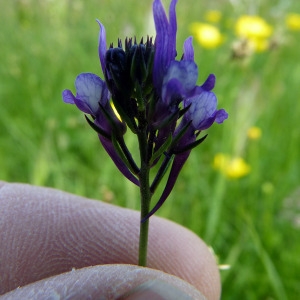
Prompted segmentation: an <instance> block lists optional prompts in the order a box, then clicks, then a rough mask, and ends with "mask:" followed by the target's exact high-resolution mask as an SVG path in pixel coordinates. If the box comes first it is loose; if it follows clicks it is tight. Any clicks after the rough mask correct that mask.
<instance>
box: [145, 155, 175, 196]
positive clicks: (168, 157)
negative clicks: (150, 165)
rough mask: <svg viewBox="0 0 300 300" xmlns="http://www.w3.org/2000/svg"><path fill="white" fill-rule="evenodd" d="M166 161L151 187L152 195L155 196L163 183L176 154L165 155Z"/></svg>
mask: <svg viewBox="0 0 300 300" xmlns="http://www.w3.org/2000/svg"><path fill="white" fill-rule="evenodd" d="M165 155H166V156H165V159H164V161H163V162H162V164H161V166H160V168H159V170H158V172H157V174H156V176H155V178H154V179H153V182H152V184H151V186H150V191H151V193H152V194H153V193H154V192H155V190H156V188H157V187H158V185H159V183H160V182H161V180H162V179H163V177H164V176H165V174H166V172H167V170H168V168H169V166H170V164H171V163H172V161H173V159H174V157H175V155H174V154H171V155H170V154H168V153H165Z"/></svg>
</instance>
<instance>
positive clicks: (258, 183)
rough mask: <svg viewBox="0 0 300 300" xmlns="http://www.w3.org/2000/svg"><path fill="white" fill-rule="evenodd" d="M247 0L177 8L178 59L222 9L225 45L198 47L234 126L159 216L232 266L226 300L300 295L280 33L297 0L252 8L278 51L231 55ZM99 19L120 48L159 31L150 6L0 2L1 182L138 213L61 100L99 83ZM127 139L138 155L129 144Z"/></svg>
mask: <svg viewBox="0 0 300 300" xmlns="http://www.w3.org/2000/svg"><path fill="white" fill-rule="evenodd" d="M236 2H238V1H236ZM248 2H249V3H248ZM248 2H247V1H243V2H242V3H243V4H240V6H234V5H233V4H232V3H234V1H232V2H230V3H231V4H230V3H229V2H228V3H227V2H225V1H216V2H213V3H214V5H215V6H214V7H212V2H211V1H203V2H201V3H199V5H198V1H195V0H194V1H192V0H189V1H179V4H178V7H177V11H178V24H179V38H178V46H179V47H178V49H179V53H178V55H181V53H180V51H181V50H180V49H181V47H182V43H183V40H184V38H185V37H187V36H188V35H190V32H189V24H190V23H191V22H198V21H203V20H204V13H205V11H206V10H207V9H208V7H209V8H210V9H217V10H219V11H222V13H223V17H222V21H221V23H219V24H218V25H217V26H219V28H220V29H221V31H222V33H223V34H224V35H225V36H226V38H225V40H224V43H223V44H222V45H221V46H220V47H218V48H216V49H211V50H205V49H203V48H201V46H200V45H198V44H197V43H196V41H194V44H195V53H196V57H195V59H196V61H197V63H198V65H199V68H200V79H199V83H200V82H203V81H204V80H205V78H206V77H207V75H208V74H209V73H215V74H216V77H217V84H216V88H215V92H216V94H217V96H218V99H219V107H224V108H225V109H226V110H227V111H228V112H229V115H230V118H229V119H228V120H227V121H226V122H225V123H224V124H223V125H221V126H218V125H214V126H213V127H212V128H211V129H210V130H208V137H207V139H206V140H205V142H204V143H203V144H202V145H201V146H199V147H198V148H196V149H194V150H193V152H192V154H191V156H190V158H189V160H188V162H187V164H186V166H185V167H184V169H183V171H182V173H181V174H180V177H179V181H178V183H177V185H176V186H175V189H174V191H173V193H172V194H171V196H170V198H169V199H168V200H167V201H166V203H165V204H164V206H163V207H162V208H161V210H160V211H159V212H158V215H161V216H164V217H167V218H170V219H172V220H174V221H176V222H178V223H181V224H183V225H184V226H186V227H188V228H190V229H191V230H193V231H194V232H196V233H197V234H198V235H199V236H202V237H203V238H204V240H205V241H206V242H207V243H208V244H209V245H211V247H212V248H213V249H214V252H215V254H216V256H217V257H218V260H219V263H220V264H229V265H230V266H231V268H230V269H229V270H223V271H221V274H222V281H223V299H296V298H297V296H298V295H299V294H300V287H299V282H298V281H299V270H298V267H297V266H299V265H300V259H299V253H300V242H299V217H300V209H299V207H300V192H299V189H300V182H299V178H300V168H299V165H300V151H299V146H300V130H299V116H300V105H299V93H298V90H299V80H300V66H299V32H296V33H295V32H294V33H293V32H289V31H288V30H287V29H286V28H285V26H284V17H285V13H287V12H293V6H292V5H293V3H290V2H289V3H290V6H289V7H287V6H286V5H283V4H284V3H287V2H284V1H281V2H280V1H279V2H278V3H277V4H276V6H274V5H273V2H272V1H264V2H263V3H264V4H263V5H261V6H258V4H257V5H254V7H255V13H256V14H258V15H261V16H262V17H263V18H265V19H266V20H268V22H269V23H270V24H271V25H273V29H274V35H273V36H274V39H276V43H275V44H276V47H275V48H274V47H273V48H272V49H269V50H267V51H265V52H262V53H253V54H252V55H251V56H249V57H246V58H244V59H232V52H231V51H232V50H231V45H232V43H233V42H234V40H235V39H236V37H235V36H234V29H233V22H234V20H235V19H236V18H237V17H238V16H240V15H241V14H245V13H248V9H250V8H253V1H248ZM164 3H167V1H164ZM193 3H197V6H193ZM208 3H209V4H208ZM247 3H248V4H247ZM207 5H209V6H207ZM145 7H147V10H145ZM96 18H98V19H100V20H101V21H102V22H103V23H104V25H105V27H106V29H107V40H108V41H112V42H114V43H116V42H117V38H118V37H120V38H125V36H127V35H128V36H131V35H136V36H137V38H138V39H139V38H140V37H141V36H142V35H145V36H146V35H147V34H150V35H152V34H154V29H153V28H151V26H153V25H152V24H153V23H152V19H151V18H152V14H151V1H150V0H147V2H145V1H133V0H131V1H119V0H118V1H108V0H105V1H101V2H99V1H96V0H92V1H79V0H74V1H58V0H57V1H38V0H28V1H1V3H0V20H1V22H2V24H5V25H3V26H1V31H0V44H1V47H0V60H1V62H0V78H1V81H0V165H1V168H0V179H2V180H7V181H18V182H25V183H30V184H35V185H43V186H52V187H55V188H59V189H62V190H66V191H69V192H72V193H77V194H81V195H84V196H87V197H92V198H98V199H102V200H104V201H109V202H112V203H114V204H117V205H121V206H126V207H130V208H134V209H139V194H138V189H137V188H136V187H135V186H134V185H133V184H131V183H130V182H127V181H126V180H125V179H124V178H123V177H122V176H121V175H120V174H119V172H118V171H117V170H116V169H115V167H114V166H113V164H112V162H111V161H110V160H109V159H108V156H107V154H106V153H105V152H104V151H103V149H102V148H101V146H100V143H99V141H98V139H97V135H96V134H95V132H94V131H93V130H91V129H90V127H89V125H88V124H87V123H86V121H85V119H84V116H83V115H82V114H81V113H80V112H79V111H78V110H77V109H76V108H75V107H73V106H68V105H66V104H64V103H63V102H62V99H61V92H62V90H63V89H65V88H70V89H72V90H73V91H74V88H73V82H74V79H75V77H76V75H77V74H79V73H81V72H94V73H96V74H99V75H100V76H101V75H102V74H101V70H100V63H99V59H98V57H97V42H98V41H97V39H98V25H97V23H96V21H95V19H96ZM274 42H275V40H274ZM252 126H257V127H259V128H260V129H261V131H262V137H261V138H260V139H258V140H251V139H249V138H248V137H247V130H248V129H249V128H251V127H252ZM128 142H129V144H130V145H129V148H131V149H133V148H134V147H135V141H134V139H133V138H132V137H131V136H130V137H129V139H128ZM219 152H221V153H224V154H228V155H230V156H233V157H234V156H236V157H242V158H243V159H244V160H245V161H246V162H247V164H248V165H250V167H251V171H250V173H249V174H248V175H246V176H244V177H242V178H238V179H230V178H228V177H226V176H225V175H223V174H221V173H219V171H217V170H214V168H213V159H214V156H215V155H216V154H217V153H219ZM160 191H161V187H159V188H158V194H159V192H160Z"/></svg>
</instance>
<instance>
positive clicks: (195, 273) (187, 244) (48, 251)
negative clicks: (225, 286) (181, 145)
mask: <svg viewBox="0 0 300 300" xmlns="http://www.w3.org/2000/svg"><path fill="white" fill-rule="evenodd" d="M0 207H1V210H0V295H2V296H0V299H1V300H2V299H21V298H22V299H26V297H28V298H29V297H31V298H30V299H43V298H47V297H54V296H58V295H60V296H61V299H65V298H68V297H70V296H71V297H70V299H86V298H87V297H91V298H89V299H117V298H118V297H119V298H118V299H174V295H177V297H179V298H180V299H185V297H187V298H186V299H204V298H203V295H204V296H205V297H206V298H207V299H219V298H220V291H221V288H220V277H219V271H218V268H217V265H216V262H215V260H214V257H213V255H212V254H211V252H210V251H209V249H208V247H207V246H206V245H205V244H204V242H203V241H202V240H201V239H200V238H198V237H197V236H196V235H195V234H194V233H192V232H191V231H189V230H187V229H186V228H184V227H182V226H179V225H178V224H175V223H173V222H170V221H168V220H165V219H162V218H159V217H155V216H153V217H151V219H150V231H149V246H148V247H149V248H148V268H141V267H138V266H136V264H137V257H138V238H139V213H138V212H136V211H133V210H129V209H124V208H120V207H117V206H113V205H110V204H107V203H103V202H101V201H96V200H90V199H86V198H82V197H79V196H75V195H72V194H69V193H65V192H62V191H58V190H55V189H50V188H42V187H35V186H30V185H26V184H10V183H6V182H0ZM18 287H20V288H18ZM16 288H18V289H16ZM8 292H9V293H8ZM5 293H7V294H5ZM4 294H5V295H4ZM179 295H180V296H179ZM99 296H101V297H102V298H101V297H100V298H99ZM51 299H52V298H51ZM53 299H56V298H55V297H54V298H53ZM68 299H69V298H68Z"/></svg>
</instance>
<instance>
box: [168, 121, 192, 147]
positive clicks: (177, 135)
mask: <svg viewBox="0 0 300 300" xmlns="http://www.w3.org/2000/svg"><path fill="white" fill-rule="evenodd" d="M191 123H192V121H189V122H188V123H186V124H185V125H184V126H183V128H182V129H181V130H180V131H179V133H177V134H176V136H175V137H174V138H173V141H172V144H171V145H170V148H171V149H172V148H173V147H174V146H176V145H177V144H178V142H179V141H180V140H181V138H182V137H183V136H184V134H185V133H186V132H187V130H188V128H189V127H190V125H191Z"/></svg>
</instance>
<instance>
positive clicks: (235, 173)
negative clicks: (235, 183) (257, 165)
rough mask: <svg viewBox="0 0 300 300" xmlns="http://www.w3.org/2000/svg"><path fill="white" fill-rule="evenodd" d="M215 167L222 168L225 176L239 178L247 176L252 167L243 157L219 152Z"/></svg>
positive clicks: (215, 159)
mask: <svg viewBox="0 0 300 300" xmlns="http://www.w3.org/2000/svg"><path fill="white" fill-rule="evenodd" d="M214 168H215V169H217V170H220V171H221V172H222V173H223V174H224V175H225V176H227V177H228V178H232V179H238V178H241V177H244V176H246V175H247V174H248V173H249V172H250V170H251V168H250V166H249V165H248V164H247V163H246V162H245V161H244V159H243V158H242V157H230V156H229V155H225V154H223V153H219V154H217V155H216V156H215V158H214Z"/></svg>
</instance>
